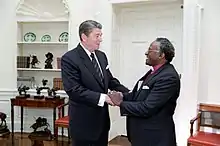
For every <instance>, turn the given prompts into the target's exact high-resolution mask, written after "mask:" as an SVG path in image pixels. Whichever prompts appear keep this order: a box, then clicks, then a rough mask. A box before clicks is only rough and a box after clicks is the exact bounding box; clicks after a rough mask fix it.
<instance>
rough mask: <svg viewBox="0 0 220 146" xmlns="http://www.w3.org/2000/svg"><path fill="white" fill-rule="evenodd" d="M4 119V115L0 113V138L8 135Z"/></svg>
mask: <svg viewBox="0 0 220 146" xmlns="http://www.w3.org/2000/svg"><path fill="white" fill-rule="evenodd" d="M6 118H7V116H6V114H5V113H2V112H0V119H1V124H0V137H1V136H5V135H8V134H10V131H9V129H8V127H7V124H6Z"/></svg>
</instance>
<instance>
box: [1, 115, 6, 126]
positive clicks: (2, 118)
mask: <svg viewBox="0 0 220 146" xmlns="http://www.w3.org/2000/svg"><path fill="white" fill-rule="evenodd" d="M6 117H7V116H6V114H5V113H2V112H0V119H1V124H0V127H4V126H6V120H5V119H6ZM3 123H4V124H3Z"/></svg>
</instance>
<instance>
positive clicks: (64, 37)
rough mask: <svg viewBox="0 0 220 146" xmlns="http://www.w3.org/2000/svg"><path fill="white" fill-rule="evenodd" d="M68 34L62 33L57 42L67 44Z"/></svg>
mask: <svg viewBox="0 0 220 146" xmlns="http://www.w3.org/2000/svg"><path fill="white" fill-rule="evenodd" d="M68 36H69V34H68V32H63V33H61V34H60V36H59V42H68Z"/></svg>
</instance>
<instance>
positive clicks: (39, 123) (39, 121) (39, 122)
mask: <svg viewBox="0 0 220 146" xmlns="http://www.w3.org/2000/svg"><path fill="white" fill-rule="evenodd" d="M43 126H46V128H48V126H50V125H49V124H48V123H47V119H46V118H41V117H38V118H37V120H36V123H34V124H33V125H31V127H30V128H33V129H34V132H36V131H37V129H38V128H40V127H43ZM46 128H45V129H46Z"/></svg>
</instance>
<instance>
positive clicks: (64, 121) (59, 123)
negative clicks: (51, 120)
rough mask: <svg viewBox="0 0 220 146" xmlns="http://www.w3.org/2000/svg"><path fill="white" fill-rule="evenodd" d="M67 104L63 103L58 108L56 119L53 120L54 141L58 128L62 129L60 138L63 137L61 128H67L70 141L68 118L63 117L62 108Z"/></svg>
mask: <svg viewBox="0 0 220 146" xmlns="http://www.w3.org/2000/svg"><path fill="white" fill-rule="evenodd" d="M68 104H69V103H65V104H63V105H60V106H59V107H58V119H56V120H55V133H54V136H55V139H57V138H58V128H59V127H62V137H63V128H68V139H70V136H69V116H68V115H66V116H64V108H65V106H67V105H68Z"/></svg>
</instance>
